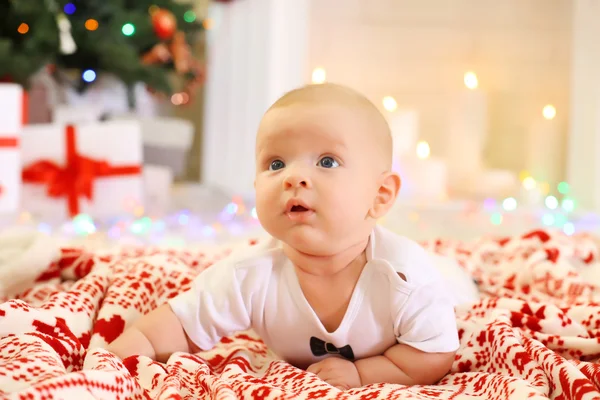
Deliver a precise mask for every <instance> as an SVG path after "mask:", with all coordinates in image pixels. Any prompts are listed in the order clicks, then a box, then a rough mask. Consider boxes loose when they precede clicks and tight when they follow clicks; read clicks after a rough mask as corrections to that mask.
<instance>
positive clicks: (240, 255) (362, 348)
mask: <svg viewBox="0 0 600 400" xmlns="http://www.w3.org/2000/svg"><path fill="white" fill-rule="evenodd" d="M366 256H367V264H366V265H365V267H364V269H363V271H362V273H361V275H360V277H359V279H358V282H357V284H356V286H355V288H354V292H353V293H352V297H351V299H350V303H349V305H348V309H347V311H346V314H345V315H344V317H343V319H342V322H341V324H340V326H339V327H338V328H337V329H336V330H335V332H331V333H330V332H327V330H326V329H325V327H324V326H323V324H322V323H321V321H320V320H319V318H318V317H317V315H316V313H315V312H314V311H313V309H312V308H311V307H310V305H309V303H308V301H307V300H306V298H305V297H304V294H303V292H302V288H301V287H300V284H299V282H298V278H297V276H296V272H295V269H294V266H293V264H292V263H291V262H290V260H289V259H288V258H287V257H286V256H285V255H284V254H283V250H282V247H281V242H279V241H277V240H275V239H271V240H269V241H265V242H264V243H259V244H258V245H256V246H253V247H249V248H246V249H243V250H241V251H239V252H237V253H234V254H233V255H232V256H230V257H228V258H227V259H224V260H222V261H220V262H219V263H217V264H215V265H213V266H211V267H210V268H208V269H207V270H206V271H204V272H202V273H201V274H199V275H198V276H197V277H196V279H195V281H194V283H193V285H192V288H191V289H190V290H189V291H187V292H185V293H182V294H181V295H179V296H177V297H175V298H173V299H171V300H170V301H169V305H170V306H171V308H172V309H173V311H174V313H175V314H176V315H177V317H178V318H179V320H180V321H181V323H182V325H183V327H184V329H185V332H186V333H187V335H188V336H189V337H190V339H191V340H192V341H193V342H194V343H195V344H196V345H197V346H198V347H200V348H201V349H205V350H209V349H211V348H212V347H213V346H214V345H215V344H216V343H217V342H218V341H219V340H220V339H221V338H222V337H225V336H228V335H230V334H232V333H234V332H237V331H243V330H246V329H249V328H252V329H253V330H254V331H255V332H256V333H257V334H258V335H259V336H260V337H261V338H262V339H263V340H264V341H265V343H266V344H267V346H269V348H270V349H271V350H273V351H274V352H275V353H276V354H277V355H279V356H280V357H281V358H283V359H284V360H286V361H287V362H289V363H291V364H293V365H295V366H298V367H300V368H306V367H307V366H308V365H310V364H312V363H315V362H317V361H320V360H322V359H323V357H324V356H326V355H328V354H336V355H339V356H342V357H345V358H347V359H350V360H356V359H361V358H365V357H370V356H375V355H381V354H383V353H384V352H385V350H387V349H388V348H389V347H391V346H393V345H394V344H396V343H404V344H407V345H409V346H412V347H414V348H416V349H419V350H422V351H424V352H450V351H455V350H457V349H458V345H459V343H458V333H457V328H456V320H455V314H454V307H453V301H452V300H451V298H450V296H449V294H448V291H447V288H446V287H445V286H446V285H445V282H444V280H443V278H442V277H441V275H440V274H439V272H438V271H437V270H436V268H435V267H434V266H433V265H432V262H431V261H430V259H429V256H428V254H427V253H426V252H425V250H424V249H423V248H421V247H420V246H419V245H418V244H417V243H415V242H413V241H411V240H409V239H407V238H404V237H401V236H397V235H396V234H394V233H392V232H390V231H388V230H385V229H384V228H382V227H379V226H378V227H376V228H375V229H374V230H373V232H372V234H371V236H370V240H369V244H368V246H367V250H366ZM398 273H401V274H402V275H404V277H406V281H405V280H403V279H402V278H401V277H400V276H399V275H398Z"/></svg>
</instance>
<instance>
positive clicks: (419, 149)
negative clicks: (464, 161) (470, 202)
mask: <svg viewBox="0 0 600 400" xmlns="http://www.w3.org/2000/svg"><path fill="white" fill-rule="evenodd" d="M398 165H399V173H400V177H401V179H402V188H401V189H400V197H401V198H403V199H413V200H430V201H437V200H442V199H445V198H446V195H447V168H446V163H445V162H444V161H443V160H441V159H438V158H434V157H431V156H430V148H429V144H428V143H427V142H425V141H421V142H419V143H417V146H416V151H415V152H414V153H413V154H408V155H405V156H404V157H401V158H400V159H399V160H398Z"/></svg>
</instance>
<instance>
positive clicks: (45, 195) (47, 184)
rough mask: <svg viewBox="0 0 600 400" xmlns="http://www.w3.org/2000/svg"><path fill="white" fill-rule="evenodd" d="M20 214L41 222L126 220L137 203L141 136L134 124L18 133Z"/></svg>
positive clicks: (28, 129) (32, 128) (39, 127)
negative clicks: (80, 217) (83, 218)
mask: <svg viewBox="0 0 600 400" xmlns="http://www.w3.org/2000/svg"><path fill="white" fill-rule="evenodd" d="M21 149H22V158H23V173H22V178H23V192H22V195H23V201H22V208H23V210H24V211H27V212H30V213H32V214H33V215H34V216H38V217H43V218H61V219H64V218H66V217H73V216H75V215H77V214H88V215H90V216H91V217H95V218H111V217H116V216H120V215H127V214H130V213H132V212H133V210H135V209H136V208H137V207H139V206H141V205H142V204H143V195H144V193H143V176H142V136H141V128H140V125H139V124H138V123H136V122H134V121H114V122H106V123H97V124H83V125H64V126H63V125H56V124H49V125H30V126H27V127H25V128H24V129H23V132H22V140H21Z"/></svg>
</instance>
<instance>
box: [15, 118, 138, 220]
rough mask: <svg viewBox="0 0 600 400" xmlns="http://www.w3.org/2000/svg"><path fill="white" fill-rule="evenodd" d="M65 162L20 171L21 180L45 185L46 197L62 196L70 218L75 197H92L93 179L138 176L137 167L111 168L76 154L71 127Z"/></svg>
mask: <svg viewBox="0 0 600 400" xmlns="http://www.w3.org/2000/svg"><path fill="white" fill-rule="evenodd" d="M65 139H66V142H67V143H66V144H67V149H66V150H67V162H66V165H65V166H64V167H61V166H59V165H58V164H56V163H55V162H53V161H49V160H40V161H36V162H34V163H33V164H31V165H29V166H27V167H26V168H24V169H23V174H22V175H23V181H24V182H26V183H37V184H45V185H47V186H48V190H47V193H48V196H50V197H54V198H58V197H66V198H67V204H68V207H69V214H70V216H72V217H73V216H75V215H77V214H79V198H80V197H81V196H83V197H86V198H87V199H89V200H93V198H94V180H95V179H98V178H108V177H116V176H124V175H139V174H140V173H141V172H142V168H141V167H140V166H139V165H125V166H112V165H110V164H109V163H108V162H107V161H105V160H94V159H91V158H89V157H86V156H84V155H81V154H79V153H78V152H77V135H76V132H75V127H74V126H72V125H68V126H67V127H66V130H65Z"/></svg>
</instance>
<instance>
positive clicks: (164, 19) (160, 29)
mask: <svg viewBox="0 0 600 400" xmlns="http://www.w3.org/2000/svg"><path fill="white" fill-rule="evenodd" d="M152 27H153V28H154V33H156V36H158V37H159V39H161V40H167V39H170V38H171V37H172V36H173V34H174V33H175V31H176V30H177V20H176V19H175V16H174V15H173V13H172V12H171V11H169V10H165V9H162V8H161V9H160V10H158V11H155V12H154V13H152Z"/></svg>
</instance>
